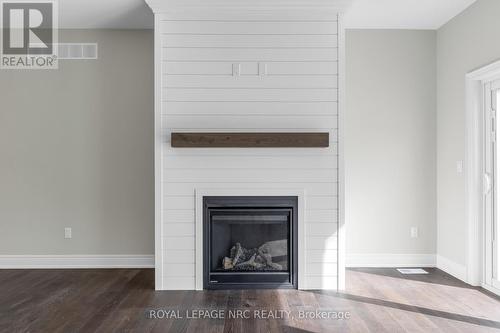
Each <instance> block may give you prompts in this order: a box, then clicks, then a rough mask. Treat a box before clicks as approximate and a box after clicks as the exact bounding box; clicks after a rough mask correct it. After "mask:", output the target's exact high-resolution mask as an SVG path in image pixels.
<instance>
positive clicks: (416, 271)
mask: <svg viewBox="0 0 500 333" xmlns="http://www.w3.org/2000/svg"><path fill="white" fill-rule="evenodd" d="M398 272H399V273H401V274H405V275H410V274H429V272H427V271H425V270H423V269H422V268H398Z"/></svg>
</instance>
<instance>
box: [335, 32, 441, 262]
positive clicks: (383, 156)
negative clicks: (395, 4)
mask: <svg viewBox="0 0 500 333" xmlns="http://www.w3.org/2000/svg"><path fill="white" fill-rule="evenodd" d="M346 43H347V49H346V50H347V54H346V59H347V69H346V70H347V76H346V80H347V82H346V83H347V101H346V102H347V111H346V112H345V128H344V135H345V150H344V151H345V172H346V200H345V202H346V222H347V228H348V229H347V253H348V254H434V253H435V251H436V236H435V234H436V191H435V189H436V167H435V166H436V147H435V142H436V141H435V140H436V119H435V109H436V84H435V80H436V61H435V55H436V47H435V46H436V33H435V32H434V31H412V30H349V31H347V35H346ZM412 226H417V227H418V228H419V234H420V235H419V237H418V238H416V239H414V238H410V228H411V227H412Z"/></svg>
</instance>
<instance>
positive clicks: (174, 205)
mask: <svg viewBox="0 0 500 333" xmlns="http://www.w3.org/2000/svg"><path fill="white" fill-rule="evenodd" d="M165 172H166V173H168V172H170V171H165ZM306 200H307V207H308V208H309V209H313V210H314V209H327V210H334V209H337V200H338V198H337V197H335V196H331V197H315V196H308V197H306ZM163 209H165V210H171V209H192V210H194V209H195V197H194V195H193V196H167V197H165V198H164V200H163ZM315 226H316V227H315V228H314V229H311V230H314V231H315V234H317V235H330V234H332V233H334V232H336V228H333V227H331V230H330V229H329V228H328V226H329V225H328V224H326V223H318V224H317V225H315ZM177 227H178V228H177ZM175 228H177V230H175V231H172V233H169V232H168V231H166V233H165V236H192V235H194V229H190V228H188V227H186V226H183V225H182V223H181V224H179V225H172V224H169V229H175ZM320 230H323V233H321V232H319V231H320Z"/></svg>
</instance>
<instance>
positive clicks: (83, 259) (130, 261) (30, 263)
mask: <svg viewBox="0 0 500 333" xmlns="http://www.w3.org/2000/svg"><path fill="white" fill-rule="evenodd" d="M154 262H155V261H154V255H0V269H28V268H41V269H43V268H154V267H155V264H154Z"/></svg>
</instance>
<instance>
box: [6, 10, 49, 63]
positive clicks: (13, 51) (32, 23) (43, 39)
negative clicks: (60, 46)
mask: <svg viewBox="0 0 500 333" xmlns="http://www.w3.org/2000/svg"><path fill="white" fill-rule="evenodd" d="M2 28H3V29H2V30H3V36H2V37H3V38H2V53H3V54H4V55H51V54H53V53H54V52H53V51H54V50H53V48H54V4H53V3H52V2H51V1H44V2H19V1H4V2H3V3H2Z"/></svg>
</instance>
